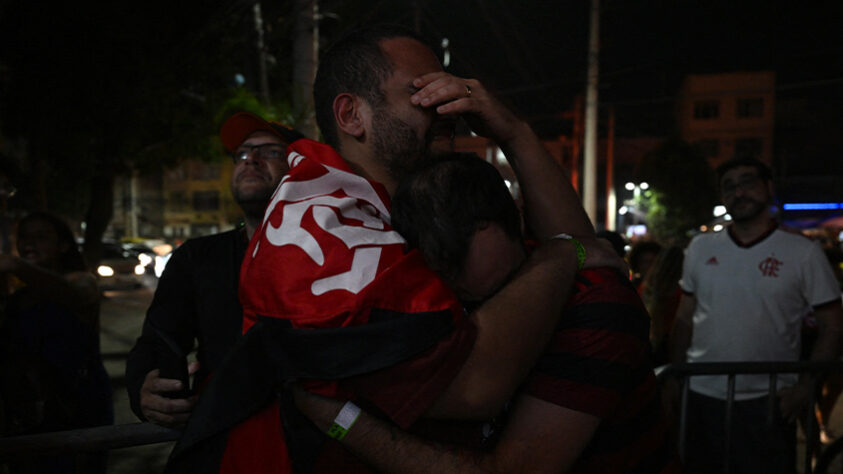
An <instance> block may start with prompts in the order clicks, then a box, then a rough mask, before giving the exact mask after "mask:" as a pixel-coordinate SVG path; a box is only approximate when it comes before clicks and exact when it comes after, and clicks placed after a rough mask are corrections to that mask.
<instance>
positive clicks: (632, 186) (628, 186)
mask: <svg viewBox="0 0 843 474" xmlns="http://www.w3.org/2000/svg"><path fill="white" fill-rule="evenodd" d="M623 187H624V189H626V190H627V191H632V190H633V189H635V183H626V184H624V185H623Z"/></svg>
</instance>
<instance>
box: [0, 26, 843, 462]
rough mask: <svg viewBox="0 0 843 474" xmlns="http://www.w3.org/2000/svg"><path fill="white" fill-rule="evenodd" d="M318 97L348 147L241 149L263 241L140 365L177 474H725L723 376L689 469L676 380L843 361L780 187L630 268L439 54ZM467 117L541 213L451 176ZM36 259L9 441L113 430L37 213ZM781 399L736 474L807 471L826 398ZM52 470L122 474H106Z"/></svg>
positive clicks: (703, 392)
mask: <svg viewBox="0 0 843 474" xmlns="http://www.w3.org/2000/svg"><path fill="white" fill-rule="evenodd" d="M313 92H314V103H315V109H316V117H317V122H318V124H319V128H320V131H321V134H322V138H323V139H324V141H323V142H317V141H315V140H312V139H310V138H307V137H304V136H302V134H300V133H299V132H297V131H295V130H293V129H291V128H289V127H288V126H286V125H284V124H281V123H277V122H272V121H267V120H264V119H263V118H261V117H259V116H257V115H254V114H251V113H247V112H240V113H236V114H234V115H232V116H230V117H228V118H227V119H226V121H225V122H224V123H223V124H222V126H221V128H220V139H221V142H222V144H223V146H224V147H225V149H226V151H227V152H228V153H229V154H230V156H231V158H232V160H233V162H234V169H233V172H232V177H231V182H230V188H231V192H232V195H233V196H234V198H235V200H236V202H237V204H238V205H239V206H240V208H241V210H242V212H243V216H244V222H243V224H242V225H241V226H239V227H238V228H236V229H234V230H231V231H228V232H223V233H220V234H216V235H211V236H207V237H200V238H194V239H190V240H188V241H187V242H185V243H184V244H183V245H181V246H179V247H178V248H177V249H176V250H175V251H174V253H173V255H172V257H171V258H170V260H169V262H168V264H167V267H166V269H165V270H164V272H163V274H162V276H161V278H160V280H159V281H158V285H157V288H156V291H155V295H154V298H153V301H152V303H151V305H150V307H149V309H148V311H147V314H146V319H145V321H144V325H143V330H142V334H141V335H140V337H139V338H138V340H137V343H136V344H135V346H134V348H133V349H132V351H131V353H130V354H129V357H128V360H127V364H126V386H127V390H128V393H129V398H130V401H131V407H132V410H133V411H134V412H135V413H136V415H137V416H138V418H139V419H140V420H142V421H149V422H152V423H156V424H159V425H163V426H168V427H175V428H179V429H181V430H183V431H182V436H181V438H180V440H179V441H178V443H177V444H176V446H175V448H174V449H173V452H172V454H171V456H170V458H169V461H168V465H167V468H166V472H173V473H179V472H215V473H216V472H219V473H243V472H248V473H259V472H273V473H274V472H298V471H308V472H371V471H387V472H489V471H494V472H498V471H500V472H568V471H571V472H594V473H611V472H618V473H620V472H652V473H672V472H682V471H687V472H721V471H723V470H724V468H726V466H724V465H722V464H721V462H722V460H723V455H722V453H723V452H724V450H725V449H726V447H725V446H724V444H723V440H724V436H723V433H724V425H723V420H724V414H725V410H726V402H725V399H726V383H725V381H724V380H723V377H722V376H700V377H692V378H691V379H690V381H689V382H688V383H690V397H689V399H688V404H689V405H688V410H687V413H688V414H689V417H688V420H687V425H686V429H687V430H688V433H689V438H690V439H692V440H693V442H692V443H690V444H689V445H688V447H689V449H688V452H687V453H686V456H685V457H684V458H683V459H681V460H680V458H679V451H678V448H677V444H676V433H675V425H674V423H675V422H676V416H675V412H674V411H673V410H675V407H676V406H677V403H676V397H677V396H678V393H679V390H678V386H677V384H676V381H675V380H672V379H668V380H667V381H665V382H664V383H661V382H659V381H658V380H657V378H656V376H655V371H654V369H655V368H656V367H658V366H661V365H664V364H668V363H685V362H713V361H788V360H798V359H799V358H800V357H804V358H806V359H808V360H814V361H825V360H837V359H838V358H839V356H840V335H841V334H840V333H841V316H843V309H841V298H840V297H841V293H840V290H841V287H840V283H839V281H838V280H837V279H836V278H835V275H834V273H833V271H832V267H831V265H829V261H828V259H827V258H826V257H825V255H824V254H823V252H822V250H821V249H820V247H819V246H818V245H816V243H815V242H812V241H811V240H809V239H807V238H805V237H804V236H801V235H797V234H795V233H792V232H788V231H786V230H784V229H782V228H780V227H779V226H778V225H777V224H776V221H775V220H774V218H773V216H772V215H771V214H770V212H769V209H770V204H771V202H772V196H773V189H772V184H771V183H772V176H771V174H770V170H769V168H768V167H767V166H766V165H764V164H763V163H761V162H758V161H757V160H754V159H745V158H737V159H734V160H730V161H728V162H727V163H725V164H723V165H722V166H720V167H719V168H718V169H717V173H718V183H719V191H720V196H721V198H722V200H723V203H724V205H725V206H726V208H727V210H728V212H729V214H730V215H731V217H732V223H731V225H729V226H728V227H727V230H725V231H723V232H718V233H711V234H703V235H699V236H697V237H695V238H694V239H693V240H692V241H691V242H690V244H688V246H687V248H683V247H682V246H677V245H660V244H659V243H657V242H655V241H643V242H637V243H636V244H635V245H633V247H632V249H631V250H630V251H629V252H626V250H625V249H624V242H623V241H622V238H620V236H619V235H618V234H617V233H611V232H604V233H601V234H596V233H595V231H594V228H593V226H592V224H591V222H590V221H589V219H588V217H587V216H586V213H585V211H584V210H583V208H582V205H581V204H580V202H579V197H578V196H577V194H576V192H575V191H574V189H573V188H572V187H571V186H570V185H569V184H568V183H569V182H570V181H569V180H568V179H567V177H566V174H565V171H564V170H563V169H562V168H561V167H560V166H559V165H558V164H557V163H556V161H555V160H554V159H553V158H552V157H551V155H550V154H549V153H548V152H547V150H545V148H544V147H543V145H542V144H541V141H540V140H539V139H538V137H537V136H536V134H535V133H534V132H533V130H532V129H531V128H530V126H529V125H528V124H527V123H526V122H525V121H524V120H522V119H521V118H519V117H518V116H517V115H516V114H515V113H513V111H511V110H509V109H508V108H507V107H506V106H504V105H503V104H502V103H501V102H500V101H498V100H497V99H496V98H495V96H494V95H493V94H492V93H490V92H489V91H488V90H487V89H486V87H484V85H483V83H482V82H480V81H478V80H476V79H470V78H469V79H467V78H461V77H456V76H453V75H451V74H449V73H447V72H445V71H444V70H443V69H442V67H441V65H440V64H439V61H438V59H437V58H436V56H435V55H434V53H433V52H432V50H431V49H430V48H429V47H427V46H426V45H425V42H424V41H423V40H422V39H421V38H419V37H417V36H416V35H415V34H414V33H412V32H410V31H407V30H404V29H402V28H398V27H393V26H385V25H378V26H373V27H366V28H361V29H357V30H354V31H352V32H350V33H348V34H347V35H345V36H344V37H343V38H341V39H340V40H338V41H337V42H336V43H335V44H334V45H333V46H332V47H331V48H330V49H328V50H327V51H326V52H325V53H324V55H323V57H322V58H321V60H320V64H319V68H318V72H317V75H316V80H315V84H314V91H313ZM457 118H461V119H464V120H465V122H466V123H467V124H468V126H469V127H470V128H471V129H472V131H473V132H474V133H477V134H478V135H481V136H484V137H488V138H490V139H492V140H494V142H495V143H496V144H497V145H498V146H500V148H501V150H502V151H503V152H504V155H505V157H506V159H507V160H508V162H509V163H510V165H511V166H512V169H513V170H514V171H515V172H516V175H517V178H518V181H519V184H520V187H521V190H522V195H523V212H521V210H519V208H518V207H517V206H516V204H515V202H514V201H513V200H512V197H511V195H510V193H509V191H508V189H507V187H506V186H505V185H504V183H503V180H502V178H501V176H500V174H499V173H498V172H497V170H496V169H495V168H494V166H493V165H491V164H490V163H488V162H486V161H485V160H483V159H481V158H479V157H477V156H475V155H471V154H461V153H453V152H451V151H450V150H449V146H450V144H451V143H450V140H449V139H450V137H451V135H452V132H453V126H454V121H455V119H457ZM17 246H18V255H19V256H17V257H13V256H10V255H0V274H2V275H3V276H4V277H6V278H7V280H8V281H7V283H10V285H8V286H10V288H14V292H13V293H11V294H10V296H9V297H8V298H7V300H6V304H5V307H4V312H3V321H2V328H3V332H2V341H3V345H2V347H0V349H2V350H3V351H4V354H6V356H5V357H4V358H3V359H2V362H3V363H4V365H6V366H8V367H7V368H6V369H4V373H6V372H7V370H9V372H8V373H14V374H16V376H17V377H18V379H13V378H11V377H9V376H5V377H4V378H3V384H2V386H0V389H2V395H3V406H2V408H3V411H2V415H3V419H2V421H3V428H4V433H6V434H16V433H32V432H39V431H57V430H63V429H69V428H76V427H84V426H96V425H102V424H108V423H110V422H111V421H112V414H111V411H110V410H111V401H110V400H111V399H110V396H111V394H110V388H109V385H108V378H107V376H106V374H105V371H104V369H103V366H102V360H101V358H100V355H99V350H98V339H97V331H98V323H97V316H98V302H99V300H98V298H99V292H98V291H97V288H96V284H95V281H94V280H93V277H92V275H91V274H90V272H87V271H86V267H85V265H84V261H83V259H82V258H81V255H79V253H78V250H77V247H76V245H75V240H74V238H73V235H72V232H70V229H69V228H68V227H67V225H66V224H64V223H63V222H62V221H61V220H60V219H57V218H55V217H53V216H51V215H49V214H44V213H35V214H32V215H31V216H29V217H27V218H26V219H24V220H22V221H21V222H20V223H19V224H18V236H17ZM627 262H628V265H627ZM806 320H810V321H812V325H811V336H812V339H811V342H810V346H809V350H806V351H805V350H802V349H803V345H802V335H803V332H804V331H803V322H804V321H806ZM71 342H73V343H71ZM806 346H807V344H806ZM194 350H195V351H196V361H195V362H193V363H191V364H188V362H187V360H188V357H187V356H188V354H189V353H191V352H192V351H194ZM11 366H15V369H16V371H11V369H10V368H9V367H11ZM34 371H37V372H38V373H37V374H36V375H35V376H32V375H31V374H30V372H34ZM761 379H763V380H760V379H758V378H757V377H752V376H741V377H738V379H737V383H736V389H735V400H736V402H735V404H734V406H733V407H732V408H731V410H733V411H732V420H733V426H731V427H729V429H730V430H732V432H733V433H734V434H733V435H732V436H731V439H732V441H733V442H734V443H736V444H734V447H733V448H732V449H731V453H732V454H733V456H732V460H731V462H732V464H730V465H729V466H728V468H729V470H730V472H795V466H796V463H795V451H794V449H795V445H796V443H795V421H796V419H797V418H798V416H799V414H800V413H804V412H805V411H806V409H807V408H809V407H808V403H809V400H810V399H811V398H810V395H811V394H813V393H814V391H815V390H817V388H818V386H819V385H820V382H822V381H821V380H817V379H816V378H815V377H812V376H808V375H804V376H800V377H798V378H797V377H791V376H789V375H782V376H781V377H779V385H778V393H777V394H775V395H774V397H775V400H773V401H774V402H775V403H773V404H772V406H774V408H775V410H774V414H775V417H774V419H773V420H772V424H769V422H768V421H767V413H768V412H769V410H768V407H769V406H771V404H770V402H771V400H769V394H768V390H767V389H768V382H767V379H766V377H761ZM24 380H36V381H37V384H36V385H38V386H37V387H31V389H30V388H28V387H27V386H26V385H25V383H24V382H23V381H24ZM24 389H26V390H24ZM15 390H18V392H21V391H26V392H27V393H28V395H26V396H21V395H20V393H15ZM831 391H832V392H834V390H831ZM837 393H839V389H837V392H834V397H836V394H837ZM31 394H38V396H37V397H35V398H33V397H32V396H30V395H31ZM16 402H19V403H22V404H27V403H29V404H32V403H40V405H39V406H40V407H42V408H41V409H40V411H39V410H34V409H30V408H28V407H24V408H16V407H15V406H14V405H13V404H14V403H16ZM24 414H25V415H26V416H22V415H24ZM826 421H827V416H826ZM22 462H24V461H22ZM25 462H33V463H34V462H36V461H31V460H30V461H25ZM37 462H39V463H43V464H44V466H47V463H50V466H49V468H48V467H41V468H39V469H38V470H36V471H34V472H104V466H105V455H104V454H95V455H94V454H89V455H86V456H77V457H75V458H74V457H56V458H41V459H39V460H37ZM86 463H87V464H86ZM10 466H11V472H30V471H27V470H26V469H30V470H31V469H32V466H23V465H22V466H20V467H18V466H16V465H10ZM16 469H17V470H16ZM49 469H52V470H49ZM74 469H75V470H74Z"/></svg>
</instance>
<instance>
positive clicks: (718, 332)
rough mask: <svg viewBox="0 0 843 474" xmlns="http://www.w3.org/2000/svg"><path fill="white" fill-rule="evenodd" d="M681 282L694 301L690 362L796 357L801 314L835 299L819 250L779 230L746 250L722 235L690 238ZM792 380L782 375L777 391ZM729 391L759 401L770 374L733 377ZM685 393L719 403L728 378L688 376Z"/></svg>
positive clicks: (834, 283)
mask: <svg viewBox="0 0 843 474" xmlns="http://www.w3.org/2000/svg"><path fill="white" fill-rule="evenodd" d="M679 285H680V286H681V287H682V289H683V290H684V291H686V292H688V293H693V294H694V296H696V299H697V307H696V310H695V312H694V316H693V337H692V339H691V344H690V347H689V348H688V352H687V361H688V362H738V361H794V360H798V358H799V352H800V347H801V340H800V330H801V326H802V318H803V316H805V315H806V314H807V313H809V312H810V311H811V308H812V307H815V306H819V305H822V304H825V303H829V302H831V301H835V300H837V301H839V300H840V288H839V286H838V283H837V280H836V278H835V276H834V273H833V272H832V269H831V266H830V264H829V262H828V259H827V258H826V256H825V255H824V253H823V251H822V249H821V248H820V246H819V245H818V244H817V243H816V242H813V241H811V240H810V239H808V238H806V237H804V236H802V235H799V234H792V233H789V232H785V231H782V230H779V229H775V230H773V231H772V232H771V233H769V234H768V235H766V236H765V237H763V238H762V239H760V240H759V241H756V242H754V243H752V244H750V245H747V246H740V245H739V244H738V243H736V242H735V241H734V240H733V239H732V237H731V236H730V235H729V233H728V232H727V231H722V232H717V233H710V234H703V235H700V236H697V237H695V238H694V239H693V240H692V241H691V243H690V245H688V248H687V249H686V250H685V262H684V265H683V271H682V279H681V280H680V282H679ZM796 379H797V376H796V375H794V374H783V375H780V376H779V378H778V382H777V388H781V387H784V386H788V385H792V384H793V383H795V382H796ZM735 388H736V390H735V399H736V400H745V399H751V398H757V397H761V396H764V395H766V394H767V392H768V389H769V376H767V375H740V376H737V378H736V384H735ZM691 390H693V391H695V392H698V393H702V394H704V395H708V396H711V397H716V398H720V399H725V398H726V391H727V378H726V377H725V376H695V377H691Z"/></svg>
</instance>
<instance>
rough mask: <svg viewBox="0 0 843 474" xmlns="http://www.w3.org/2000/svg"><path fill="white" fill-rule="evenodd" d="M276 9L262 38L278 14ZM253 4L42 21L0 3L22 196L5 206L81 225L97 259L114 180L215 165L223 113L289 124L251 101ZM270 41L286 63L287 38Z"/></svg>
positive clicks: (8, 165) (5, 99)
mask: <svg viewBox="0 0 843 474" xmlns="http://www.w3.org/2000/svg"><path fill="white" fill-rule="evenodd" d="M280 3H281V4H280V5H278V4H276V5H277V6H274V7H273V8H272V9H269V10H268V14H269V15H270V18H273V21H271V22H268V24H267V29H268V30H271V27H272V26H275V25H277V24H280V23H282V20H283V19H284V18H285V16H284V9H285V8H289V6H288V5H285V2H280ZM252 4H253V3H252V2H211V3H210V4H209V2H199V1H197V0H192V1H191V0H187V1H184V2H162V1H154V0H153V1H150V2H134V3H131V2H130V3H125V2H116V3H115V2H112V3H105V4H103V3H100V2H64V3H59V4H56V5H51V7H50V12H49V14H46V15H45V14H44V11H43V7H42V6H41V5H39V4H38V3H37V2H3V3H0V44H4V45H6V46H8V47H4V48H2V50H0V71H3V74H0V77H2V81H0V114H2V115H0V127H2V133H0V145H2V147H0V172H2V173H3V174H4V175H6V176H7V177H9V179H10V180H12V181H13V184H14V186H15V187H16V188H17V190H18V193H17V195H16V197H15V198H13V199H12V200H10V202H9V205H10V207H12V208H13V209H14V208H15V207H17V208H18V209H20V211H18V212H25V211H29V210H34V209H49V210H51V211H53V212H56V213H59V214H62V215H65V216H66V217H69V218H71V219H73V220H77V221H84V222H85V223H86V227H85V251H86V256H87V257H89V261H90V262H96V261H98V259H99V251H100V248H101V247H100V242H101V240H102V236H103V233H104V231H105V229H106V227H107V226H108V224H109V222H110V220H111V216H112V210H113V209H112V206H113V204H112V203H113V186H114V180H115V177H116V176H119V175H121V174H125V173H128V172H130V171H131V170H133V169H137V170H141V171H143V170H147V169H156V168H158V169H160V167H161V166H164V165H173V164H176V163H178V162H179V161H180V160H182V159H185V158H192V159H195V158H200V159H205V160H214V159H220V157H221V153H220V150H221V149H220V147H219V144H218V141H217V140H216V131H217V130H218V127H219V125H220V123H221V121H222V120H223V119H224V118H225V116H224V115H223V113H224V112H226V111H228V112H233V111H234V109H236V108H239V109H245V110H252V111H255V112H259V113H266V115H267V116H269V117H274V118H282V119H287V118H289V117H287V116H279V115H283V113H282V112H281V111H283V110H284V109H285V108H286V109H288V108H289V107H288V106H285V101H283V100H276V101H274V102H273V101H270V103H269V104H260V105H258V104H257V102H256V101H250V99H249V97H250V96H251V97H253V96H254V94H252V93H251V92H250V90H256V86H257V79H258V78H257V74H256V73H255V72H254V71H255V70H256V66H255V63H256V59H257V58H256V54H255V49H254V41H253V40H252V37H251V35H254V34H255V32H254V17H253V8H252ZM275 19H280V20H278V21H276V20H275ZM282 26H283V25H282ZM285 29H286V28H285V27H279V28H276V31H278V32H279V33H280V34H282V35H283V34H284V30H285ZM268 40H269V41H275V42H274V43H272V48H273V49H274V51H275V52H276V53H277V54H279V55H281V56H282V57H283V55H284V54H285V53H284V50H285V48H286V43H285V40H284V39H279V37H278V35H275V36H270V37H269V39H268ZM270 64H271V65H273V67H271V68H270V71H269V72H268V74H269V75H270V77H269V83H270V84H272V85H273V86H274V88H275V90H282V91H283V90H284V89H285V88H287V87H288V85H289V82H290V80H289V78H287V76H288V75H289V74H288V71H287V70H286V68H285V67H284V66H283V64H284V63H283V62H280V61H270ZM236 74H242V75H243V77H245V78H246V80H245V81H244V84H237V83H236V82H235V75H236ZM278 95H279V96H280V95H282V94H278ZM252 102H254V104H253V103H252ZM293 125H295V124H293ZM13 145H14V146H13Z"/></svg>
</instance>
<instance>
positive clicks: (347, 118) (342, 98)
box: [334, 93, 366, 139]
mask: <svg viewBox="0 0 843 474" xmlns="http://www.w3.org/2000/svg"><path fill="white" fill-rule="evenodd" d="M363 115H364V111H363V101H362V100H361V99H360V98H359V97H357V96H356V95H353V94H348V93H345V94H340V95H338V96H337V97H336V98H334V120H336V122H337V129H338V131H341V132H343V133H345V134H346V135H350V136H352V137H354V138H358V139H359V138H361V137H362V136H363V135H365V134H366V126H365V123H364V120H363Z"/></svg>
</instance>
